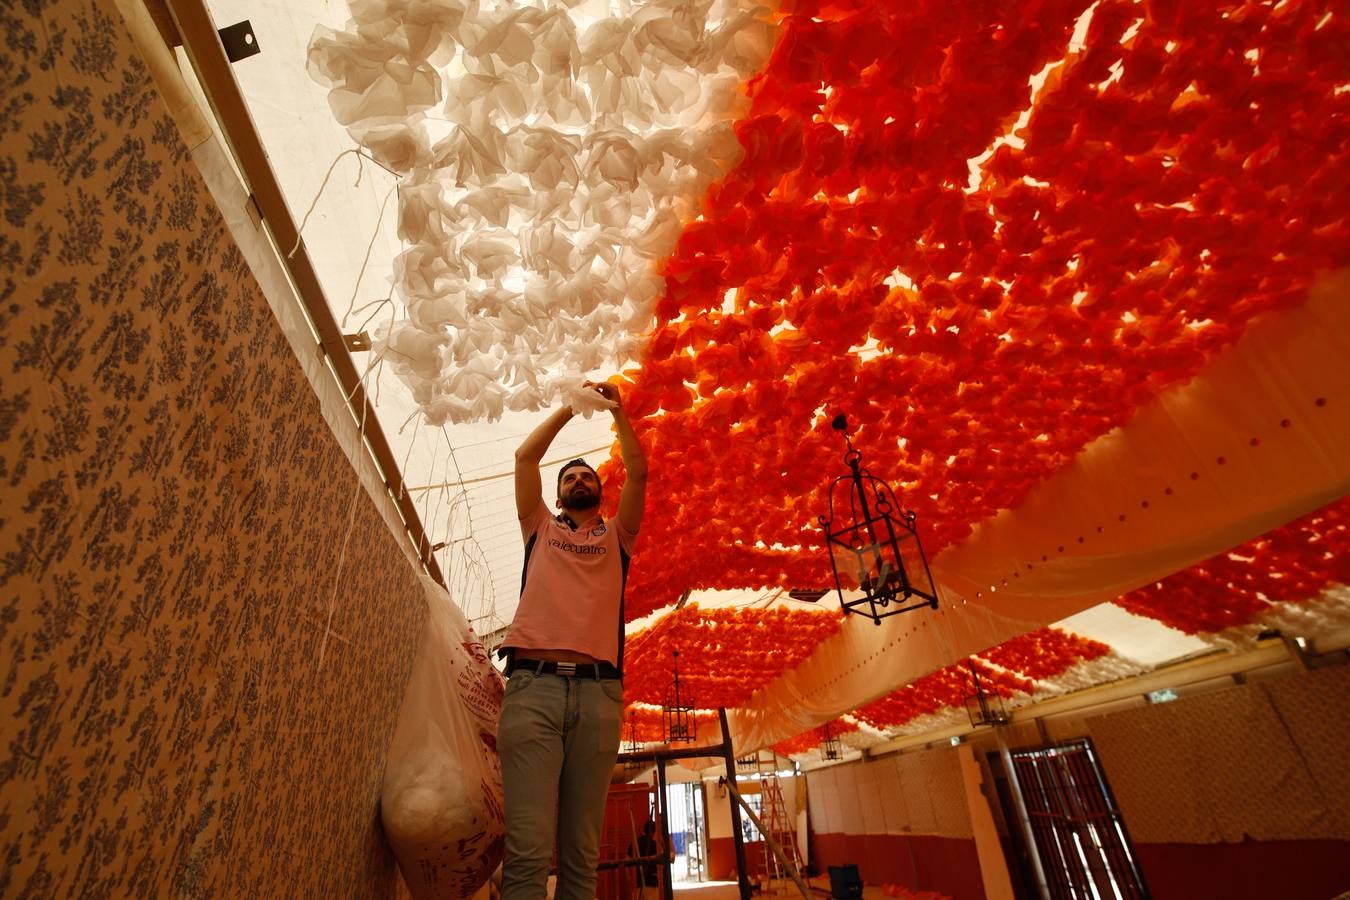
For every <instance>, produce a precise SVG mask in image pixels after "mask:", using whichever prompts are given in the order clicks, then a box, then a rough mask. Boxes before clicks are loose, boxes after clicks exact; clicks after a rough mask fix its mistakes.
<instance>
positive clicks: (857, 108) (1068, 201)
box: [626, 0, 1350, 616]
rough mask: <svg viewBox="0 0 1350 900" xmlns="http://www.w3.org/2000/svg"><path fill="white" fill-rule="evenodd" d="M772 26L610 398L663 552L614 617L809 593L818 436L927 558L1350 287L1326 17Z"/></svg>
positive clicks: (1331, 23)
mask: <svg viewBox="0 0 1350 900" xmlns="http://www.w3.org/2000/svg"><path fill="white" fill-rule="evenodd" d="M782 12H783V18H782V20H781V23H780V24H781V29H782V37H781V39H780V40H779V42H778V44H777V45H776V47H775V48H774V52H773V55H772V57H771V59H770V61H769V63H768V65H767V67H766V68H765V70H764V71H763V72H762V73H760V74H759V75H757V76H756V77H755V78H753V79H752V80H751V81H750V83H749V85H748V90H749V94H750V97H751V101H752V105H751V109H750V111H749V114H748V115H747V116H746V117H745V118H743V119H742V120H740V121H739V122H738V123H737V124H736V126H735V127H736V134H737V136H738V138H739V140H740V142H741V144H742V146H743V147H744V158H743V160H742V161H741V163H740V164H739V165H738V166H737V167H736V168H735V170H733V171H732V172H731V173H730V174H729V175H727V176H726V177H725V178H723V179H721V180H720V181H719V182H718V183H716V184H715V185H714V186H713V187H712V188H711V189H710V191H709V193H708V197H707V200H706V202H705V204H704V208H703V215H702V217H701V219H699V220H698V221H695V222H692V223H690V224H689V225H688V226H687V227H686V228H685V229H684V231H683V233H682V235H681V237H680V239H679V242H678V244H677V246H676V248H675V252H674V253H673V254H672V255H671V256H670V257H669V258H668V259H667V260H666V261H665V263H664V267H663V269H662V272H663V274H664V277H665V291H664V294H663V295H662V296H661V298H660V299H659V300H658V302H657V304H656V309H657V315H658V321H657V325H656V327H655V329H654V331H653V333H652V335H651V338H650V340H649V342H648V344H647V348H646V353H645V356H644V358H643V364H642V367H641V368H640V369H635V370H630V371H629V372H628V373H627V376H628V377H629V379H630V381H631V383H630V384H629V386H628V390H627V395H626V403H627V404H628V405H629V408H630V411H632V412H634V413H636V414H638V415H640V416H645V418H644V419H643V420H642V421H641V422H640V429H641V433H642V438H643V440H644V442H645V445H646V446H647V448H648V452H649V456H650V467H651V470H652V472H653V473H656V474H655V475H654V476H653V478H652V481H651V486H650V488H649V492H648V514H647V519H646V521H645V523H644V532H645V533H646V537H647V540H649V541H651V542H652V544H653V545H659V546H662V547H663V548H668V552H663V553H661V554H647V555H646V556H643V557H639V558H638V559H637V560H636V561H635V565H634V568H633V571H632V576H631V578H630V581H629V585H630V594H629V601H628V609H629V613H630V614H631V615H632V616H640V615H643V614H645V613H646V612H648V611H649V610H651V609H652V608H655V607H658V606H661V605H663V604H665V603H669V602H672V601H673V600H674V598H675V597H677V596H679V594H680V593H681V592H683V591H684V590H685V589H688V588H745V587H759V586H781V587H801V588H807V587H814V588H824V587H829V586H830V585H829V584H827V581H828V578H829V573H828V569H827V568H825V567H824V566H823V564H822V560H823V557H822V556H821V553H820V549H819V548H820V545H821V540H820V535H819V531H818V529H817V528H816V527H815V517H816V516H817V515H819V514H820V513H821V512H823V511H824V510H825V507H826V502H825V497H824V495H823V488H824V486H825V484H827V483H828V480H829V477H828V476H829V475H830V474H831V473H835V472H837V471H838V470H840V469H841V463H840V456H841V450H842V448H841V447H840V446H838V441H837V437H836V436H835V435H834V434H832V433H831V432H830V430H829V428H828V422H829V419H830V417H831V416H832V415H833V414H834V413H836V412H840V411H844V412H847V413H848V414H849V417H850V419H851V420H852V421H854V422H856V423H857V425H858V429H857V432H856V434H855V436H854V442H855V444H856V445H857V446H858V447H859V449H860V450H861V451H862V452H863V453H864V458H865V464H866V465H867V466H868V467H869V468H870V469H871V470H872V471H873V472H875V473H877V474H879V475H882V476H883V477H885V478H886V480H887V481H889V482H890V483H891V485H892V487H894V488H896V489H897V491H898V493H899V494H900V495H901V501H902V502H903V503H904V504H905V505H906V506H909V507H912V508H913V509H914V510H915V511H916V513H917V514H918V517H919V523H920V528H921V536H922V539H923V541H924V546H925V549H926V550H927V551H928V552H929V554H930V557H931V556H933V555H936V554H937V553H938V552H939V551H941V550H942V549H943V548H944V547H946V546H948V545H950V544H952V543H955V542H958V541H960V540H962V539H963V538H964V537H965V536H966V535H968V534H969V533H970V530H971V528H972V526H973V525H974V524H975V523H977V522H979V521H982V520H984V519H986V518H988V517H990V516H992V515H994V514H995V513H997V512H998V511H999V510H1002V509H1008V508H1012V507H1015V506H1016V505H1017V504H1018V503H1019V502H1020V501H1021V499H1022V498H1023V497H1024V496H1025V495H1026V493H1027V491H1028V490H1029V489H1030V488H1031V487H1032V486H1034V485H1036V484H1037V483H1039V482H1041V481H1042V480H1044V479H1045V478H1046V477H1047V476H1048V475H1050V474H1052V473H1054V472H1055V471H1057V470H1058V469H1060V468H1061V467H1062V466H1063V465H1064V464H1065V463H1066V462H1067V461H1068V460H1069V459H1070V458H1072V457H1073V456H1074V454H1076V453H1077V452H1078V451H1079V450H1081V449H1082V448H1083V447H1084V446H1085V445H1086V444H1087V443H1088V442H1090V441H1092V440H1093V439H1095V438H1097V437H1099V436H1101V435H1102V434H1103V433H1105V432H1106V431H1108V430H1110V429H1111V428H1113V427H1115V426H1118V425H1121V424H1124V423H1125V422H1127V421H1128V420H1129V419H1130V418H1131V417H1132V416H1133V415H1134V413H1135V412H1136V411H1137V410H1138V409H1139V407H1140V406H1141V405H1142V404H1144V403H1145V402H1147V401H1149V400H1151V399H1152V398H1154V397H1156V396H1157V394H1158V393H1159V391H1160V390H1161V389H1162V388H1164V387H1166V386H1169V385H1173V384H1176V383H1178V382H1180V381H1183V380H1185V379H1186V378H1188V377H1190V376H1191V375H1193V374H1194V373H1195V372H1196V371H1197V370H1198V369H1199V368H1200V367H1201V366H1202V365H1204V364H1205V363H1206V362H1207V361H1208V360H1209V359H1211V358H1212V357H1213V355H1214V354H1215V352H1216V351H1218V350H1220V349H1223V348H1225V347H1227V346H1229V345H1231V344H1232V343H1233V342H1234V341H1235V340H1236V339H1237V338H1238V337H1239V336H1240V335H1241V334H1242V332H1243V330H1244V329H1245V328H1246V327H1247V326H1248V324H1249V323H1250V322H1251V321H1252V320H1253V319H1254V318H1255V317H1256V316H1258V315H1260V314H1261V313H1264V312H1269V311H1274V310H1279V309H1281V308H1284V307H1288V306H1290V305H1292V304H1295V303H1298V302H1299V301H1300V300H1301V299H1302V298H1303V297H1304V296H1305V295H1306V292H1307V289H1308V287H1309V285H1310V284H1311V283H1312V281H1313V279H1314V278H1315V277H1316V276H1317V274H1318V273H1320V272H1325V271H1328V270H1330V269H1334V268H1336V267H1339V266H1343V265H1344V264H1346V262H1347V261H1350V234H1348V233H1347V223H1346V215H1345V213H1346V199H1345V198H1346V196H1347V194H1346V192H1345V191H1344V190H1342V189H1341V187H1343V178H1344V175H1343V173H1344V172H1345V171H1346V170H1347V159H1346V156H1347V148H1350V141H1348V140H1347V133H1346V125H1345V123H1346V122H1347V121H1350V118H1347V116H1346V113H1347V106H1348V105H1350V95H1347V94H1346V93H1345V92H1344V91H1343V90H1341V89H1339V88H1338V85H1342V84H1344V83H1346V81H1347V78H1350V58H1348V57H1347V56H1346V54H1344V53H1343V52H1340V50H1339V49H1338V48H1339V47H1343V46H1344V42H1345V40H1346V39H1347V37H1348V36H1350V27H1348V26H1347V23H1346V21H1345V17H1344V16H1343V15H1340V14H1338V13H1336V12H1334V11H1329V10H1328V9H1327V8H1326V7H1325V6H1321V5H1317V4H1310V3H1285V4H1278V5H1275V6H1271V5H1266V4H1258V3H1234V4H1218V5H1215V4H1164V3H1150V4H1142V5H1141V4H1136V3H1128V2H1112V0H1103V2H1100V3H1096V4H1092V5H1091V6H1089V4H1087V3H1084V2H1069V3H1064V2H1045V3H1031V4H1017V5H1015V6H1005V7H998V6H987V5H980V4H961V5H957V6H952V5H951V4H945V3H937V2H928V3H925V2H920V3H913V4H904V5H898V4H873V3H867V4H864V3H852V2H837V3H812V2H804V3H793V4H790V5H788V6H785V7H784V8H783V10H782ZM1033 78H1034V79H1035V80H1036V82H1037V84H1038V85H1039V86H1038V87H1036V88H1035V89H1034V90H1033V88H1032V87H1030V84H1031V82H1032V80H1033Z"/></svg>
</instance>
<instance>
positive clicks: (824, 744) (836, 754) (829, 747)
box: [820, 722, 844, 759]
mask: <svg viewBox="0 0 1350 900" xmlns="http://www.w3.org/2000/svg"><path fill="white" fill-rule="evenodd" d="M820 755H821V756H823V757H825V759H843V758H844V749H843V747H841V746H840V745H839V738H838V737H836V736H835V734H834V732H832V731H831V730H830V723H828V722H826V723H825V729H824V737H822V738H821V739H820Z"/></svg>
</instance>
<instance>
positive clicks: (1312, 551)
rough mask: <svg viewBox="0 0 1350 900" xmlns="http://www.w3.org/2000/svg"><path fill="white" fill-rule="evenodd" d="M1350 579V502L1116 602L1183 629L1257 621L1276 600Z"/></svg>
mask: <svg viewBox="0 0 1350 900" xmlns="http://www.w3.org/2000/svg"><path fill="white" fill-rule="evenodd" d="M1337 584H1340V585H1344V584H1350V500H1341V501H1339V502H1336V503H1333V504H1331V505H1330V506H1326V507H1323V508H1322V509H1320V510H1318V511H1317V512H1315V513H1312V514H1311V515H1307V516H1304V517H1302V518H1300V519H1296V520H1295V521H1293V522H1290V523H1289V524H1287V525H1285V526H1283V527H1281V528H1277V529H1275V530H1273V531H1270V532H1267V533H1266V534H1264V535H1262V536H1261V537H1259V538H1257V539H1256V540H1253V541H1248V542H1247V543H1245V544H1243V545H1241V546H1239V547H1234V548H1233V549H1232V550H1229V551H1228V552H1226V553H1221V554H1219V555H1218V556H1215V557H1213V558H1211V559H1207V560H1205V561H1204V562H1203V563H1200V564H1199V565H1196V566H1192V567H1191V568H1189V569H1186V570H1184V571H1182V572H1178V573H1176V574H1175V575H1171V576H1168V577H1167V578H1164V579H1162V580H1161V581H1158V582H1155V583H1154V584H1151V585H1149V586H1148V587H1146V588H1140V589H1139V590H1137V591H1131V592H1130V593H1128V594H1126V595H1125V596H1123V597H1121V598H1120V599H1119V600H1117V601H1116V602H1117V603H1118V604H1119V605H1120V606H1122V607H1124V608H1125V609H1127V610H1129V611H1130V612H1132V613H1135V614H1137V615H1141V616H1148V617H1150V618H1153V619H1157V620H1158V621H1160V622H1162V623H1163V624H1165V625H1170V626H1171V627H1173V628H1176V629H1178V630H1180V631H1184V632H1186V633H1187V634H1200V633H1204V632H1218V631H1223V630H1224V629H1227V628H1233V627H1235V626H1238V625H1245V624H1247V623H1248V622H1252V621H1257V620H1259V619H1261V618H1262V617H1263V616H1265V615H1266V614H1267V613H1269V612H1270V611H1271V609H1272V607H1273V606H1274V605H1275V604H1277V603H1288V602H1301V601H1305V600H1310V599H1312V598H1314V597H1316V596H1317V595H1318V594H1319V593H1321V592H1322V591H1323V590H1324V589H1325V588H1327V587H1328V586H1330V585H1337Z"/></svg>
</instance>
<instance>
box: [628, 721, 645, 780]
mask: <svg viewBox="0 0 1350 900" xmlns="http://www.w3.org/2000/svg"><path fill="white" fill-rule="evenodd" d="M641 749H642V744H641V743H639V742H638V731H637V713H629V714H628V742H627V743H626V744H624V746H623V751H624V752H625V753H637V752H638V751H639V750H641ZM644 765H645V763H643V762H641V761H640V760H634V759H627V760H624V763H623V768H624V771H626V772H636V771H638V770H639V769H641V768H642V767H643V766H644Z"/></svg>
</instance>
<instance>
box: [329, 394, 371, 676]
mask: <svg viewBox="0 0 1350 900" xmlns="http://www.w3.org/2000/svg"><path fill="white" fill-rule="evenodd" d="M367 371H369V369H367ZM362 378H363V379H364V376H362ZM360 386H361V382H360V381H358V382H357V383H356V385H354V386H353V387H352V392H351V394H349V395H348V396H347V403H348V405H349V406H350V404H351V401H352V397H353V396H354V395H355V393H356V389H357V388H358V387H360ZM369 409H370V403H369V402H366V403H362V404H361V419H360V422H359V424H358V425H357V430H356V434H357V443H356V448H355V449H356V452H354V453H353V454H352V456H353V459H354V460H361V458H362V457H361V454H360V449H361V448H362V446H363V445H364V443H365V437H366V412H367V410H369ZM358 466H359V462H358ZM354 468H356V467H354ZM364 489H365V485H363V484H362V482H361V473H360V470H359V468H358V469H357V471H356V487H355V488H354V489H353V491H352V499H351V502H350V503H348V504H347V526H346V528H344V529H343V533H342V547H341V549H340V550H339V551H338V558H337V565H336V566H334V567H333V590H332V593H331V594H330V595H329V597H328V618H327V621H325V623H324V627H323V640H322V641H321V642H320V644H319V662H318V671H320V672H322V671H323V661H324V656H325V654H326V653H327V651H328V636H329V635H330V634H332V632H333V615H334V613H336V612H337V594H338V585H339V584H341V583H342V567H343V565H344V563H345V562H346V561H347V546H348V545H349V544H350V543H351V538H352V532H353V531H355V530H356V505H357V500H358V499H360V497H361V492H362V491H363V490H364Z"/></svg>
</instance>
